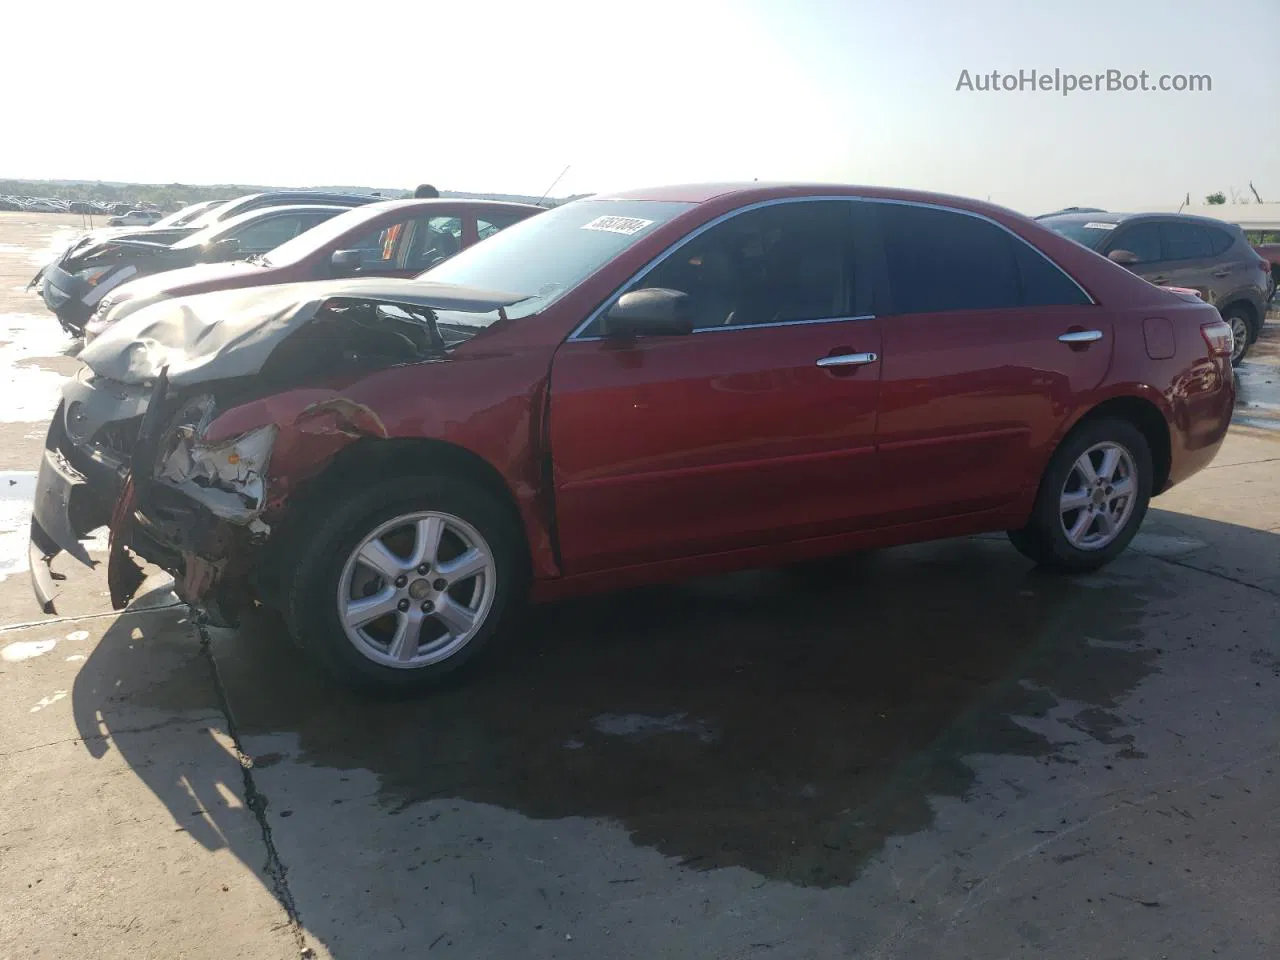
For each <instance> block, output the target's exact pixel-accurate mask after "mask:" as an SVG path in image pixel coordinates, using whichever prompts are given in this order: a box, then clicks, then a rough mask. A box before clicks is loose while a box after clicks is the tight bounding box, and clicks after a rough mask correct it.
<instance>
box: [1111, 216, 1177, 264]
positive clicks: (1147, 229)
mask: <svg viewBox="0 0 1280 960" xmlns="http://www.w3.org/2000/svg"><path fill="white" fill-rule="evenodd" d="M1112 250H1128V251H1129V252H1130V253H1133V254H1136V255H1137V257H1138V262H1139V263H1155V262H1156V261H1157V260H1163V259H1164V255H1163V254H1162V253H1161V251H1160V224H1158V223H1156V222H1155V221H1154V220H1152V221H1148V222H1146V223H1135V224H1132V225H1131V226H1126V227H1121V228H1120V229H1119V230H1117V231H1116V235H1115V237H1114V238H1113V239H1112V241H1111V243H1110V244H1108V245H1107V252H1108V253H1110V252H1111V251H1112Z"/></svg>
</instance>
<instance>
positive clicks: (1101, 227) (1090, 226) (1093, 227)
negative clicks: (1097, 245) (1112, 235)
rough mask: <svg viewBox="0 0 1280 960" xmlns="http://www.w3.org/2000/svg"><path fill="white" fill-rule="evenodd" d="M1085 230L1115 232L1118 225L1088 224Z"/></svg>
mask: <svg viewBox="0 0 1280 960" xmlns="http://www.w3.org/2000/svg"><path fill="white" fill-rule="evenodd" d="M1084 228H1085V229H1086V230H1114V229H1115V228H1116V225H1115V224H1114V223H1086V224H1085V225H1084Z"/></svg>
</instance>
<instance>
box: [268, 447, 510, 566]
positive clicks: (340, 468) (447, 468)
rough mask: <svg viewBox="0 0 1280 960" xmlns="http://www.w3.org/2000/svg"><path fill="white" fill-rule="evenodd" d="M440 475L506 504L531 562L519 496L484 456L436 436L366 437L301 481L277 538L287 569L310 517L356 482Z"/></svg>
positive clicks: (276, 542)
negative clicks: (463, 483)
mask: <svg viewBox="0 0 1280 960" xmlns="http://www.w3.org/2000/svg"><path fill="white" fill-rule="evenodd" d="M413 474H435V475H444V476H450V477H458V478H462V479H465V480H467V481H469V482H471V483H474V484H475V485H476V486H477V487H478V488H480V489H482V490H484V491H485V492H486V493H488V494H490V495H491V496H493V497H494V499H495V500H497V501H498V502H499V503H501V504H502V505H503V507H504V508H505V509H506V510H507V512H508V514H509V515H510V518H511V522H512V525H513V526H514V527H515V529H516V533H517V536H518V537H519V543H520V556H521V560H522V562H524V563H530V562H531V560H532V551H531V548H530V543H529V531H528V529H527V527H526V524H525V518H524V514H523V512H522V511H521V509H520V505H519V501H518V500H517V498H516V495H515V492H514V491H513V490H512V489H511V487H510V485H509V484H508V483H507V481H506V479H505V478H504V477H503V475H502V473H501V471H500V470H498V468H497V467H495V466H494V465H493V464H492V463H490V462H489V461H488V460H486V459H485V458H484V457H482V456H480V455H479V454H477V453H475V452H474V451H471V450H468V449H467V448H465V447H462V446H460V445H458V444H456V443H451V442H449V441H447V440H440V439H436V438H431V437H392V438H374V437H366V438H363V439H361V440H357V441H356V442H354V443H352V444H350V445H349V446H347V447H345V448H343V449H342V450H341V451H339V452H338V453H337V454H336V455H335V456H334V457H333V459H332V460H331V461H330V462H329V463H328V464H327V465H326V466H325V467H324V469H323V470H321V471H320V472H319V473H317V474H316V475H315V476H314V477H312V478H310V479H308V480H306V481H305V482H302V483H300V484H299V485H298V488H297V489H296V490H295V491H294V493H293V495H292V496H291V497H290V499H289V504H288V508H287V510H286V512H285V514H284V516H283V517H282V519H281V521H280V527H281V529H280V530H279V536H275V537H273V538H272V541H273V548H274V550H276V551H279V554H280V556H281V557H282V558H283V560H284V563H285V566H283V567H280V566H279V564H278V563H273V564H271V566H272V567H279V568H280V569H288V564H289V563H290V561H289V559H288V558H289V556H290V553H291V552H292V551H293V550H294V549H295V548H296V544H297V543H298V542H299V540H300V539H302V534H303V532H304V531H305V530H306V529H307V526H308V518H309V517H312V516H314V515H315V513H316V512H317V511H319V510H323V509H324V504H325V502H326V501H328V500H330V499H331V498H333V497H340V496H342V494H343V491H344V490H346V489H349V488H350V487H351V486H352V485H354V484H362V483H368V482H370V481H376V480H382V479H386V478H388V477H394V476H405V475H413Z"/></svg>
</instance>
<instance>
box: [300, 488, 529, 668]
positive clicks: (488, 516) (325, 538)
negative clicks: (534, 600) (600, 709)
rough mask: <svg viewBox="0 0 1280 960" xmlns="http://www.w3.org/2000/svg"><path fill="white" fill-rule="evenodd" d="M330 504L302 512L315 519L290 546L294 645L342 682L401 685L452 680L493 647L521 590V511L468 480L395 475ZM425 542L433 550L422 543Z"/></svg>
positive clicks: (523, 572)
mask: <svg viewBox="0 0 1280 960" xmlns="http://www.w3.org/2000/svg"><path fill="white" fill-rule="evenodd" d="M347 489H351V487H347ZM326 510H328V512H327V513H326V514H324V515H322V516H314V517H311V518H309V519H312V520H314V522H315V526H314V528H313V529H312V530H311V531H310V533H308V534H307V535H305V536H303V537H302V538H301V540H300V541H299V543H298V546H297V548H296V550H295V551H294V557H295V558H296V566H295V567H294V569H293V571H291V573H290V574H286V581H285V584H284V587H285V589H284V592H283V601H284V602H283V607H284V614H285V619H286V620H287V622H288V624H289V627H290V631H291V632H292V633H293V635H294V636H295V638H296V639H297V641H298V644H299V646H301V647H302V648H303V649H304V650H306V651H308V652H309V653H311V654H312V655H314V656H315V657H316V659H317V660H318V661H319V662H320V664H321V665H322V666H323V667H324V668H325V669H326V670H327V671H328V672H329V673H330V674H331V675H333V676H334V678H335V679H337V680H338V681H339V682H341V683H343V684H345V685H347V686H352V687H355V688H357V689H360V690H363V691H366V692H374V693H383V694H408V693H416V692H420V691H424V690H427V689H430V688H432V687H435V686H438V685H440V684H441V683H443V682H444V681H446V680H449V679H453V678H455V677H456V676H457V675H458V674H459V673H460V672H461V671H462V670H463V669H464V668H468V667H470V666H472V665H473V664H474V663H475V662H476V661H477V660H478V659H479V657H480V655H481V654H483V653H485V652H487V651H488V649H489V648H491V647H492V646H493V645H494V643H495V641H496V640H497V639H498V638H499V636H500V635H501V634H503V633H504V632H505V631H506V628H507V626H508V624H509V623H510V621H511V620H512V619H513V617H514V615H515V613H516V611H517V610H518V608H519V607H520V606H521V603H522V601H523V599H524V598H525V596H526V594H527V582H528V579H527V578H528V575H527V563H526V562H525V558H524V550H523V540H522V538H521V536H520V532H519V529H518V526H517V524H518V522H519V521H518V519H517V518H515V517H513V516H512V511H511V510H510V509H509V508H507V507H506V505H504V504H503V503H502V502H500V501H499V500H498V499H497V498H496V497H493V496H492V495H490V494H488V493H487V492H485V491H483V490H481V489H479V488H477V487H476V486H475V485H474V484H470V483H467V482H466V481H464V480H461V479H458V478H454V477H447V476H414V477H400V478H397V479H394V480H388V481H385V482H382V483H376V482H375V483H372V484H370V485H368V486H367V487H365V488H364V489H362V490H359V491H358V492H356V493H354V495H352V496H351V497H350V498H349V499H347V500H346V501H345V502H342V503H339V504H338V505H337V506H336V508H330V507H329V505H328V504H326ZM437 530H439V531H441V532H438V533H437V532H435V531H437ZM433 540H434V542H435V543H436V544H437V545H438V549H437V548H435V547H432V548H422V549H423V550H425V551H426V552H425V553H422V552H420V551H419V544H422V543H427V542H431V541H433ZM415 553H416V554H417V556H416V558H415V556H414V555H415ZM370 557H371V558H373V559H374V560H375V564H376V565H380V566H381V567H383V568H385V570H386V572H385V574H383V573H379V572H378V571H377V570H376V569H375V565H370V564H369V563H368V562H367V560H366V558H370ZM418 561H421V562H420V563H419V562H418ZM415 563H416V564H417V566H415V565H414V564H415ZM464 568H466V569H472V568H474V569H476V570H478V571H479V572H475V573H470V574H467V573H466V569H464ZM445 578H448V580H447V581H446V579H445ZM400 581H403V582H400ZM362 603H363V604H367V605H373V604H379V606H378V607H377V608H374V607H372V606H370V607H369V609H368V610H362V609H360V605H361V604H362ZM383 607H385V611H386V612H385V613H383V614H381V615H379V616H378V617H377V618H376V619H370V620H366V621H365V622H363V623H362V624H359V625H356V621H357V620H359V618H360V617H361V616H368V615H369V613H370V612H371V611H372V610H373V609H381V608H383ZM468 624H469V625H468Z"/></svg>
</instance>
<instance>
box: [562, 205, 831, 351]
mask: <svg viewBox="0 0 1280 960" xmlns="http://www.w3.org/2000/svg"><path fill="white" fill-rule="evenodd" d="M654 287H660V288H666V289H669V290H679V291H680V292H682V293H684V294H686V295H687V296H688V298H689V306H690V308H691V310H692V312H693V318H694V322H693V325H694V329H695V330H706V329H711V328H715V327H740V326H750V325H755V324H761V323H787V322H795V321H803V320H822V319H833V318H838V317H847V316H849V314H850V310H851V307H850V304H851V303H852V292H853V216H852V204H850V203H849V202H847V201H842V200H821V201H808V202H792V203H782V204H773V205H770V206H765V207H760V208H757V209H755V210H748V211H746V212H745V213H740V214H737V215H736V216H733V217H731V218H729V219H728V220H725V221H723V222H722V223H719V224H717V225H716V226H714V227H712V228H711V229H709V230H707V231H706V232H705V233H702V234H700V235H699V236H696V237H694V238H693V239H692V240H690V241H689V242H688V243H685V244H683V245H682V246H680V247H679V248H677V249H676V250H675V251H673V252H672V253H671V254H670V255H669V256H667V258H666V259H665V260H663V261H662V262H661V263H659V264H658V265H657V266H656V267H655V268H654V269H653V270H651V271H649V273H648V274H646V275H645V276H644V277H642V278H641V279H640V280H638V281H637V282H636V283H635V285H634V286H632V287H631V288H630V289H631V290H644V289H650V288H654ZM586 332H587V333H588V334H589V333H590V331H586Z"/></svg>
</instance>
